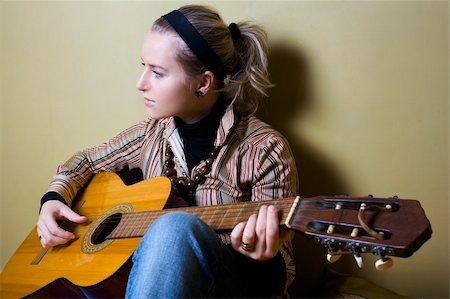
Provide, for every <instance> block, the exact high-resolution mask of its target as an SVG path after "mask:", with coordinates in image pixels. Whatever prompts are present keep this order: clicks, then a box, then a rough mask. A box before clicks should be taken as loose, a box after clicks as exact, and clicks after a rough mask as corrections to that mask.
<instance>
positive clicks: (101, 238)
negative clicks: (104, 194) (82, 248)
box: [91, 213, 122, 245]
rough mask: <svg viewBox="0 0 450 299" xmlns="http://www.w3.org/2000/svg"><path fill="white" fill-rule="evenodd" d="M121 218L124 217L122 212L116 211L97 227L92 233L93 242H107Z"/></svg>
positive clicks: (95, 243)
mask: <svg viewBox="0 0 450 299" xmlns="http://www.w3.org/2000/svg"><path fill="white" fill-rule="evenodd" d="M121 219H122V214H121V213H116V214H112V215H110V216H108V217H107V218H106V219H105V220H104V221H103V222H102V223H100V225H99V226H98V227H97V228H96V229H95V231H94V233H93V234H92V238H91V243H92V244H94V245H98V244H101V243H103V242H105V241H106V238H107V237H108V236H109V234H110V233H112V232H113V230H115V229H116V227H117V225H119V222H120V220H121Z"/></svg>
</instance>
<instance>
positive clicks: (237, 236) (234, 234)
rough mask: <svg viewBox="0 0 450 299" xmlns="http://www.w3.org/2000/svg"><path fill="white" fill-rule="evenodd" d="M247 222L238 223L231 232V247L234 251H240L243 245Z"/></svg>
mask: <svg viewBox="0 0 450 299" xmlns="http://www.w3.org/2000/svg"><path fill="white" fill-rule="evenodd" d="M244 228H245V222H241V223H238V224H237V225H236V226H235V227H234V228H233V230H232V231H231V234H230V238H231V246H232V247H233V249H234V250H237V251H239V249H240V247H241V244H242V234H243V232H244Z"/></svg>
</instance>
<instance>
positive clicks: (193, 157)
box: [175, 99, 227, 172]
mask: <svg viewBox="0 0 450 299" xmlns="http://www.w3.org/2000/svg"><path fill="white" fill-rule="evenodd" d="M226 106H227V103H226V101H224V100H223V99H219V100H218V101H217V102H216V104H215V105H214V106H213V108H212V109H211V112H210V113H209V114H208V115H207V116H205V117H204V118H202V119H201V120H199V121H198V122H196V123H193V124H187V123H185V122H184V121H183V120H182V119H181V118H179V117H175V124H176V126H177V128H178V132H179V134H180V136H181V138H182V139H183V145H184V155H185V157H186V162H187V166H188V169H189V172H190V171H192V168H194V167H195V166H197V165H198V164H199V163H200V161H202V160H205V159H206V158H207V157H208V156H209V153H210V152H211V151H212V150H213V149H214V140H215V139H216V135H217V129H218V128H219V124H220V119H221V118H222V116H223V114H224V112H225V108H226Z"/></svg>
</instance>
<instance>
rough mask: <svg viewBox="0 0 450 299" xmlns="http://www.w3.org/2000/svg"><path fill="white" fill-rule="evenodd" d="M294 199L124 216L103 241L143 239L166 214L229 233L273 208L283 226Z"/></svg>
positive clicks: (137, 213) (146, 212)
mask: <svg viewBox="0 0 450 299" xmlns="http://www.w3.org/2000/svg"><path fill="white" fill-rule="evenodd" d="M293 202H294V198H287V199H277V200H265V201H255V202H243V203H237V204H229V205H217V206H202V207H187V208H177V209H166V210H158V211H143V212H132V213H125V214H123V215H122V219H121V220H120V223H119V224H118V226H117V228H116V229H115V230H114V231H113V232H112V233H111V234H110V235H109V236H108V237H107V239H123V238H139V237H142V236H144V234H145V232H146V231H147V229H148V227H149V226H150V225H151V224H152V223H153V221H155V220H156V219H157V218H158V217H160V216H162V215H163V214H167V213H170V212H174V211H178V212H187V213H190V214H193V215H196V216H197V217H199V218H200V219H201V220H202V221H203V222H205V223H206V224H208V225H209V226H210V227H211V228H212V229H214V230H216V231H220V230H231V229H232V228H234V227H235V226H236V225H237V224H238V223H240V222H242V221H247V219H248V218H249V217H250V215H252V214H255V213H258V210H259V208H260V207H261V206H262V205H274V206H276V207H277V208H278V211H279V214H280V224H285V222H286V218H287V216H288V212H289V210H290V208H291V207H292V204H293Z"/></svg>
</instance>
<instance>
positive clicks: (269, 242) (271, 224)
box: [265, 206, 280, 257]
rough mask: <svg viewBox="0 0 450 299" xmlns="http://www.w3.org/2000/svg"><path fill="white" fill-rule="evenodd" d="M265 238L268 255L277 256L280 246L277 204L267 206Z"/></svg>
mask: <svg viewBox="0 0 450 299" xmlns="http://www.w3.org/2000/svg"><path fill="white" fill-rule="evenodd" d="M265 240H266V254H267V256H269V257H273V256H275V255H276V253H277V252H278V249H279V246H280V243H279V220H278V209H277V208H276V207H275V206H269V207H268V208H267V218H266V239H265Z"/></svg>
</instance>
